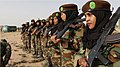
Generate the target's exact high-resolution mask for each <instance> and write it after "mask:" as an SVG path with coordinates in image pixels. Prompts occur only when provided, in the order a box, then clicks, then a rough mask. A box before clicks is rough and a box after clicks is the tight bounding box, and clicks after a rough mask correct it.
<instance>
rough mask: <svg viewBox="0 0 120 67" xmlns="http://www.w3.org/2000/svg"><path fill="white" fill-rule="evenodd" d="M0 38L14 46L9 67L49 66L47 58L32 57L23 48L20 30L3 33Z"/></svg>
mask: <svg viewBox="0 0 120 67" xmlns="http://www.w3.org/2000/svg"><path fill="white" fill-rule="evenodd" d="M0 34H1V35H0V38H2V39H3V38H4V39H6V40H7V41H8V42H9V43H10V45H11V47H12V56H11V59H10V61H9V64H8V65H7V67H47V66H44V65H46V64H45V62H47V61H46V60H41V59H39V58H32V54H29V53H27V52H25V51H23V50H22V46H23V44H22V41H21V35H20V32H10V33H1V32H0Z"/></svg>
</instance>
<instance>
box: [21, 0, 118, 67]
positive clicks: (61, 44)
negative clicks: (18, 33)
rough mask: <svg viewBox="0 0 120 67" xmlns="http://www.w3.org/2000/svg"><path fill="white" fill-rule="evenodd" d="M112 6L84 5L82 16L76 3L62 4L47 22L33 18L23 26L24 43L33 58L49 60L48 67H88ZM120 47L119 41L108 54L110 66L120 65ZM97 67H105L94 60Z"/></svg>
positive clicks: (96, 1) (101, 2) (100, 3)
mask: <svg viewBox="0 0 120 67" xmlns="http://www.w3.org/2000/svg"><path fill="white" fill-rule="evenodd" d="M110 7H111V5H110V3H109V2H107V1H104V0H92V1H88V2H87V3H86V4H85V5H83V7H82V13H80V14H79V12H78V6H77V5H76V4H63V5H61V6H60V7H59V12H54V13H52V14H51V15H50V16H49V17H48V18H47V19H42V20H40V19H38V20H37V21H35V20H34V19H32V20H31V24H30V25H29V24H28V23H26V24H23V25H22V41H23V44H24V45H25V48H27V50H28V51H29V52H31V53H33V56H35V57H37V58H44V59H47V60H48V62H49V67H79V66H81V67H87V66H89V64H88V63H87V62H88V54H89V52H90V51H91V49H92V48H93V47H94V46H95V45H94V44H96V43H97V40H98V39H99V37H100V35H101V34H102V32H103V31H104V29H105V26H106V24H107V23H108V21H109V20H110V17H111V16H112V11H111V10H110ZM84 16H85V18H84ZM83 21H86V25H85V24H84V23H83ZM23 32H26V33H25V34H24V33H23ZM119 45H120V42H118V43H115V44H114V45H112V46H111V50H109V51H106V53H107V54H105V55H106V57H105V58H107V59H108V60H109V61H110V63H109V64H110V65H116V64H117V63H118V62H120V61H119V60H120V57H119V56H120V46H119ZM117 65H118V64H117ZM98 66H103V67H104V65H103V64H102V63H101V62H100V61H99V60H98V58H95V60H93V64H92V67H98Z"/></svg>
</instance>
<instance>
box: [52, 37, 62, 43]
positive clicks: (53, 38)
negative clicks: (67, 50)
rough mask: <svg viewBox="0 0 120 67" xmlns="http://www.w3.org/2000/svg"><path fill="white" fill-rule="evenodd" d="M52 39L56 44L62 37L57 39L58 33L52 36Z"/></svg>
mask: <svg viewBox="0 0 120 67" xmlns="http://www.w3.org/2000/svg"><path fill="white" fill-rule="evenodd" d="M51 41H53V42H54V43H55V44H56V43H58V42H59V41H60V39H56V35H53V36H52V37H51Z"/></svg>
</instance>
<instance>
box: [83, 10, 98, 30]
mask: <svg viewBox="0 0 120 67" xmlns="http://www.w3.org/2000/svg"><path fill="white" fill-rule="evenodd" d="M85 16H86V23H87V25H88V27H89V29H93V28H94V27H95V24H96V17H95V15H93V14H92V13H91V12H86V13H85Z"/></svg>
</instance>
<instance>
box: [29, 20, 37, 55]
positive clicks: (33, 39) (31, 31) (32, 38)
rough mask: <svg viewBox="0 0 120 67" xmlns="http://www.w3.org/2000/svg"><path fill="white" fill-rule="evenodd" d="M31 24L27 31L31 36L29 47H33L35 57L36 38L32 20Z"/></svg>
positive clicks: (34, 24)
mask: <svg viewBox="0 0 120 67" xmlns="http://www.w3.org/2000/svg"><path fill="white" fill-rule="evenodd" d="M31 22H32V23H31V25H30V27H29V29H28V31H29V32H30V34H31V45H32V46H33V52H34V53H33V55H35V54H36V44H35V38H36V35H35V27H36V23H35V20H34V19H32V20H31Z"/></svg>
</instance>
